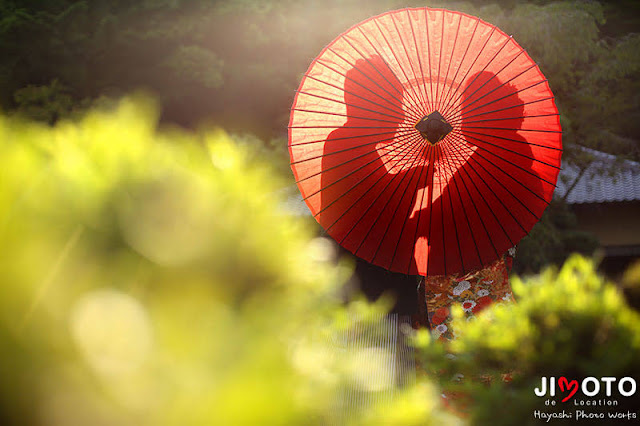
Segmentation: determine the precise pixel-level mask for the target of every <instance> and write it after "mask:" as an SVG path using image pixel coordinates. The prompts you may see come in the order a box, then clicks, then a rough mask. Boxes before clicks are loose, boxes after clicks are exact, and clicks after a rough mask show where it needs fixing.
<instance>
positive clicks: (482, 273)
mask: <svg viewBox="0 0 640 426" xmlns="http://www.w3.org/2000/svg"><path fill="white" fill-rule="evenodd" d="M514 255H515V248H511V249H509V251H508V252H507V253H505V254H504V255H503V256H502V257H501V258H499V259H498V260H496V261H494V262H493V263H491V264H489V265H487V266H485V267H484V268H482V269H479V270H477V271H473V272H469V273H467V274H465V275H457V274H456V275H437V276H432V277H425V279H424V286H422V291H424V298H425V300H424V302H425V303H426V317H427V319H428V325H429V328H430V329H431V333H432V334H433V336H434V337H435V338H437V339H439V340H451V339H454V338H455V337H456V334H455V331H454V330H452V328H451V307H452V306H453V305H461V306H462V309H463V310H464V312H465V315H466V317H467V319H468V320H469V319H471V318H473V317H474V315H475V314H477V313H478V312H480V311H482V310H483V309H484V308H486V307H487V306H489V305H491V304H492V303H504V302H513V301H514V298H513V294H512V292H511V286H510V285H509V271H510V270H511V266H512V264H513V256H514ZM425 325H426V324H425Z"/></svg>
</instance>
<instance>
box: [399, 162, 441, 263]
mask: <svg viewBox="0 0 640 426" xmlns="http://www.w3.org/2000/svg"><path fill="white" fill-rule="evenodd" d="M433 152H434V150H432V149H429V158H427V159H426V160H425V161H428V164H427V170H426V174H425V177H424V179H425V183H424V187H423V188H424V191H422V198H421V199H420V210H422V206H423V205H424V194H425V192H429V190H428V189H427V187H428V186H429V176H430V174H429V172H430V171H431V177H432V179H431V185H433V170H432V168H433V159H432V158H431V157H432V154H433ZM425 161H423V168H424V162H425ZM420 176H422V172H421V173H420ZM418 182H420V179H418ZM431 191H432V192H433V188H432V189H431ZM429 198H431V195H430V196H429ZM411 205H413V202H412V203H411ZM420 210H419V211H418V220H417V221H416V229H415V231H414V233H413V247H412V249H411V257H410V258H409V264H408V265H407V274H408V273H409V272H411V259H414V260H415V257H416V244H417V242H418V230H419V229H420V221H421V219H422V215H421V214H419V212H420ZM408 215H409V214H408V213H407V215H406V216H408ZM406 220H407V218H406V217H405V222H406ZM403 228H404V225H403ZM427 241H429V240H427ZM396 250H397V246H396ZM394 256H395V253H394ZM427 261H428V259H427ZM415 262H416V269H418V273H419V272H420V269H419V268H418V262H417V260H415ZM426 271H427V269H425V274H426Z"/></svg>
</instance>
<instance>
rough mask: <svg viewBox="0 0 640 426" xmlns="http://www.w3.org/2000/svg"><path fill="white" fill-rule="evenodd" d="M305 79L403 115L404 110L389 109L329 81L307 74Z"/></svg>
mask: <svg viewBox="0 0 640 426" xmlns="http://www.w3.org/2000/svg"><path fill="white" fill-rule="evenodd" d="M305 77H306V78H310V79H311V80H315V81H317V82H319V83H322V84H326V85H327V86H329V87H333V88H334V89H338V90H341V91H342V92H343V93H348V94H349V95H351V96H355V97H356V98H360V99H362V100H363V101H367V102H369V103H372V104H374V105H376V106H379V107H380V108H384V109H386V110H387V111H391V112H398V111H400V112H401V113H402V110H401V109H398V108H395V109H392V108H389V107H387V106H385V105H383V104H380V103H378V102H375V101H372V100H371V99H368V98H365V97H363V96H360V95H358V94H356V93H353V92H351V91H349V90H345V88H344V87H340V86H337V85H335V84H331V83H329V82H328V81H324V80H320V79H319V78H316V77H313V76H310V75H309V74H305ZM373 93H375V92H373ZM382 99H384V98H382ZM345 105H350V104H346V103H345Z"/></svg>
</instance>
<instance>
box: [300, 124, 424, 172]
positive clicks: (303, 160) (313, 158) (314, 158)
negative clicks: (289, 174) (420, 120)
mask: <svg viewBox="0 0 640 426" xmlns="http://www.w3.org/2000/svg"><path fill="white" fill-rule="evenodd" d="M413 132H414V130H413V129H406V130H404V131H400V132H393V134H394V135H398V134H400V137H393V136H392V137H390V138H385V139H376V140H375V141H373V142H367V143H363V144H361V145H354V146H350V147H348V148H344V149H341V150H338V151H331V152H327V153H322V154H320V155H316V156H313V157H306V158H302V159H299V160H296V161H292V162H291V163H290V164H291V165H295V164H300V163H304V162H305V161H311V160H318V159H320V158H325V157H328V156H330V155H337V154H344V153H345V152H348V151H352V150H354V149H358V148H363V147H365V146H371V145H377V144H379V143H381V142H387V141H394V140H395V142H392V143H394V144H395V143H398V142H399V141H400V140H401V139H402V138H403V137H404V136H405V135H408V134H411V133H413ZM355 138H362V139H364V137H362V136H357V137H355ZM335 140H336V139H326V140H325V141H324V142H327V143H330V142H333V141H335ZM390 144H391V143H390ZM374 151H375V147H374V148H373V149H372V150H371V151H370V152H374ZM366 154H369V152H367V153H366ZM366 154H363V155H366ZM355 158H356V157H354V158H352V159H349V160H348V161H346V162H344V163H341V164H337V165H336V166H335V167H340V166H342V165H344V164H347V163H349V162H351V161H352V160H353V159H355ZM335 167H332V168H328V169H323V170H322V171H326V170H332V169H333V168H335ZM318 174H319V173H318ZM318 174H316V175H313V176H317V175H318ZM313 176H307V177H306V178H305V179H308V178H309V177H313ZM299 182H300V181H299Z"/></svg>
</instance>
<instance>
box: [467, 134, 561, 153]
mask: <svg viewBox="0 0 640 426" xmlns="http://www.w3.org/2000/svg"><path fill="white" fill-rule="evenodd" d="M468 133H471V134H474V135H480V136H490V137H492V138H496V139H502V140H505V141H510V142H516V143H524V144H527V145H531V146H537V147H540V148H547V149H553V150H554V151H562V148H558V147H556V146H548V145H541V144H537V143H534V142H529V141H522V140H518V139H512V138H505V137H502V136H496V135H487V134H486V133H480V132H472V131H468V130H465V134H468Z"/></svg>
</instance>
